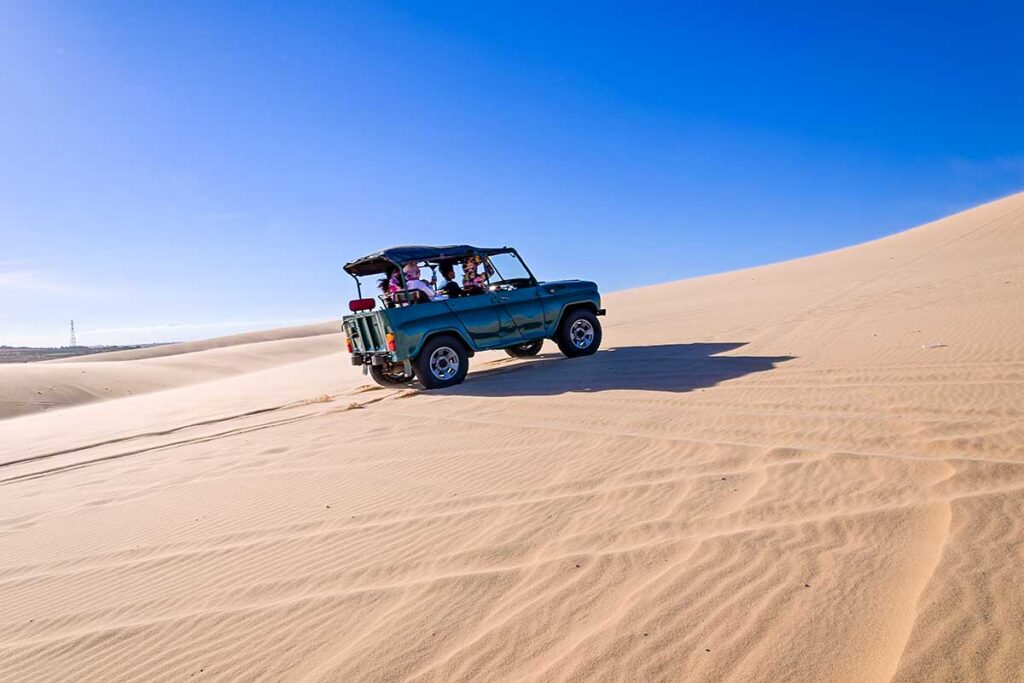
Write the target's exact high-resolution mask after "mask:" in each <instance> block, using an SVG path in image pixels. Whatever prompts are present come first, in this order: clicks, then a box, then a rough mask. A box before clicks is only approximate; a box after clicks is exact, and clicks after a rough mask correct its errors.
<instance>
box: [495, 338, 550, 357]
mask: <svg viewBox="0 0 1024 683" xmlns="http://www.w3.org/2000/svg"><path fill="white" fill-rule="evenodd" d="M543 346H544V340H543V339H538V340H536V341H532V342H526V343H525V344H520V345H519V346H510V347H509V348H507V349H505V353H507V354H508V355H510V356H512V357H513V358H529V357H530V356H536V355H537V354H538V353H540V350H541V348H543Z"/></svg>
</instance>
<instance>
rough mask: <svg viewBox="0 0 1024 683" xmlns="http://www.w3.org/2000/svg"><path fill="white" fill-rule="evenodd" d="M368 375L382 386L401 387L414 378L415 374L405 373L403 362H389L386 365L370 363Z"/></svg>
mask: <svg viewBox="0 0 1024 683" xmlns="http://www.w3.org/2000/svg"><path fill="white" fill-rule="evenodd" d="M370 376H371V377H373V381H374V382H376V383H377V384H379V385H381V386H382V387H401V386H405V385H406V384H408V383H409V382H411V381H413V380H414V379H416V375H412V374H410V375H407V374H405V365H404V364H403V363H391V364H388V365H371V366H370Z"/></svg>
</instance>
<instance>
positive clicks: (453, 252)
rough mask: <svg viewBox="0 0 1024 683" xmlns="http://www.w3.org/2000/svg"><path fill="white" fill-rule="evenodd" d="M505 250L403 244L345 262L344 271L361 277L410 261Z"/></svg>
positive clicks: (466, 245)
mask: <svg viewBox="0 0 1024 683" xmlns="http://www.w3.org/2000/svg"><path fill="white" fill-rule="evenodd" d="M502 251H505V249H504V248H502V249H487V248H482V247H471V246H470V245H468V244H450V245H448V246H446V247H428V246H415V245H410V246H404V247H391V248H390V249H383V250H381V251H378V252H376V253H374V254H369V255H367V256H364V257H363V258H360V259H356V260H355V261H352V262H350V263H346V264H345V272H346V273H349V274H350V275H355V276H357V277H361V276H363V275H374V274H376V273H384V272H386V271H387V270H388V268H392V267H394V266H401V265H403V264H405V263H409V262H410V261H443V260H447V259H453V260H454V259H460V258H465V257H466V256H469V255H470V254H480V255H481V256H488V255H490V254H497V253H499V252H502Z"/></svg>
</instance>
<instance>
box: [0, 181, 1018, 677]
mask: <svg viewBox="0 0 1024 683" xmlns="http://www.w3.org/2000/svg"><path fill="white" fill-rule="evenodd" d="M1022 264H1024V194H1017V195H1013V196H1011V197H1007V198H1005V199H1002V200H999V201H996V202H992V203H989V204H986V205H983V206H981V207H978V208H975V209H972V210H969V211H966V212H963V213H960V214H957V215H954V216H951V217H949V218H946V219H943V220H940V221H936V222H934V223H930V224H928V225H925V226H921V227H919V228H915V229H913V230H909V231H907V232H904V233H900V234H897V235H894V236H891V237H887V238H883V239H881V240H876V241H873V242H870V243H866V244H863V245H858V246H855V247H850V248H847V249H842V250H838V251H835V252H830V253H828V254H823V255H819V256H815V257H809V258H804V259H798V260H795V261H789V262H786V263H781V264H774V265H770V266H764V267H760V268H753V269H749V270H744V271H736V272H733V273H724V274H721V275H714V276H709V277H703V278H697V279H694V280H688V281H682V282H677V283H670V284H666V285H659V286H654V287H645V288H641V289H636V290H630V291H626V292H620V293H616V294H613V295H610V296H608V297H607V299H606V306H607V308H608V311H609V313H608V317H607V318H606V324H605V350H603V351H602V352H601V353H599V354H597V355H596V356H594V357H592V358H588V359H582V360H574V361H567V360H563V359H561V358H559V357H558V356H557V354H556V353H554V349H553V348H547V349H546V350H545V352H544V353H543V354H542V356H541V357H540V358H538V359H535V360H531V361H518V360H512V359H509V358H505V357H504V356H502V355H498V354H480V355H478V356H477V357H476V358H474V365H473V371H472V373H471V375H470V377H469V379H468V380H467V382H466V383H465V384H464V385H462V386H460V387H457V388H455V389H451V390H448V391H444V392H436V393H426V392H418V391H412V390H400V391H396V390H382V389H376V388H373V387H369V386H367V385H366V379H365V378H364V377H362V376H361V375H360V374H358V371H357V370H356V369H355V368H352V367H351V366H349V365H348V364H347V359H346V358H345V356H344V354H343V353H341V351H340V349H339V346H340V344H339V342H338V339H337V336H336V335H331V334H315V335H304V336H299V335H296V336H289V333H287V332H285V333H275V334H276V335H277V336H275V337H274V338H273V339H264V340H262V341H258V342H256V343H251V344H241V345H229V346H219V347H218V348H210V347H202V349H201V350H199V349H197V350H189V351H186V352H184V353H180V354H177V355H174V356H171V357H164V358H152V357H150V358H141V357H140V358H134V359H129V358H121V359H118V360H107V361H103V360H102V359H101V358H94V359H92V360H93V361H96V362H91V363H90V364H89V366H90V367H97V368H98V367H103V368H119V367H120V368H125V370H123V372H124V373H125V375H124V378H123V380H122V382H123V386H124V387H125V389H124V391H125V392H126V391H127V390H128V389H129V388H131V389H132V391H133V395H131V396H128V395H127V394H125V395H124V397H121V398H117V399H115V400H95V401H93V402H90V403H87V404H82V405H74V406H71V405H70V404H72V403H74V402H75V399H74V398H69V399H68V400H67V401H66V403H67V404H68V405H69V406H70V407H65V408H63V409H61V410H53V411H50V412H45V413H43V412H35V413H34V414H23V415H20V416H16V417H11V418H9V419H6V420H2V421H0V490H2V495H0V548H2V550H3V552H2V553H0V604H2V605H4V609H3V611H2V612H0V679H2V680H59V679H62V678H65V677H66V676H67V673H68V672H72V671H73V672H75V674H76V678H80V679H82V680H109V679H119V680H141V679H145V680H181V679H187V678H190V677H191V678H202V677H208V678H212V679H217V680H235V679H238V678H245V679H252V678H260V679H271V680H296V679H317V680H339V681H341V680H345V681H349V680H381V681H385V680H386V681H391V680H416V681H428V680H508V681H512V680H516V681H518V680H591V679H601V680H606V679H620V680H651V681H655V680H680V679H693V680H716V681H717V680H724V679H731V680H764V681H775V680H830V681H834V680H849V681H883V680H899V681H917V680H979V679H985V680H1015V679H1016V678H1018V677H1019V675H1020V672H1021V671H1024V595H1022V594H1021V592H1020V590H1019V586H1020V585H1022V584H1024V544H1022V543H1021V540H1020V539H1021V538H1024V419H1022V413H1024V322H1022V321H1024V316H1022V315H1021V312H1022V311H1024V266H1022ZM84 366H85V364H80V363H74V362H66V363H48V364H45V365H39V366H36V367H38V368H39V370H36V372H39V373H40V374H39V375H38V376H35V377H32V378H27V376H26V378H25V379H24V380H23V381H21V383H20V384H15V383H14V382H12V381H11V380H10V375H3V374H0V378H4V382H5V383H4V384H0V388H2V390H3V393H2V395H3V396H4V397H5V400H9V399H12V398H13V397H16V396H20V397H21V399H23V402H24V399H25V394H26V392H28V391H29V390H30V389H31V388H32V387H33V386H35V385H34V384H32V382H39V381H49V382H50V383H51V384H53V385H54V386H57V384H58V383H60V382H62V381H65V379H64V376H63V375H60V374H59V373H61V372H71V371H70V370H66V369H65V368H72V370H78V371H79V374H80V370H81V369H83V368H84ZM211 368H212V369H211ZM110 372H122V370H111V371H110ZM159 372H167V373H168V374H173V375H175V376H177V377H179V378H180V381H178V382H177V383H175V384H174V385H173V386H171V385H167V387H166V388H165V387H161V386H151V384H150V383H154V382H155V383H156V384H157V385H159V384H160V382H159V380H160V379H161V376H160V375H159V374H158V373H159ZM48 373H54V374H53V375H50V374H48ZM190 373H191V374H190ZM67 381H70V380H67ZM136 382H141V383H143V384H144V385H145V386H143V389H146V388H148V389H149V391H148V393H145V394H144V395H135V394H137V393H141V392H136V391H135V387H136V386H137V385H136V384H134V383H136ZM104 398H105V397H104Z"/></svg>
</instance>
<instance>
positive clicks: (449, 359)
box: [415, 335, 469, 389]
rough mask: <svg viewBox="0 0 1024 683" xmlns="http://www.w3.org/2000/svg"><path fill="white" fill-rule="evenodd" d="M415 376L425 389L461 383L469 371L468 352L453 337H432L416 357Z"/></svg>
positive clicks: (442, 387) (441, 387)
mask: <svg viewBox="0 0 1024 683" xmlns="http://www.w3.org/2000/svg"><path fill="white" fill-rule="evenodd" d="M415 365H416V377H418V378H419V380H420V384H422V385H423V387H424V388H426V389H445V388H447V387H453V386H455V385H456V384H461V383H462V380H464V379H466V373H467V372H469V354H468V353H466V347H465V346H463V344H462V342H461V341H459V340H458V339H456V338H455V337H452V336H449V335H442V336H440V337H434V338H433V339H431V340H430V341H428V342H427V343H426V344H424V345H423V349H422V350H420V355H419V356H417V357H416V361H415Z"/></svg>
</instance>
